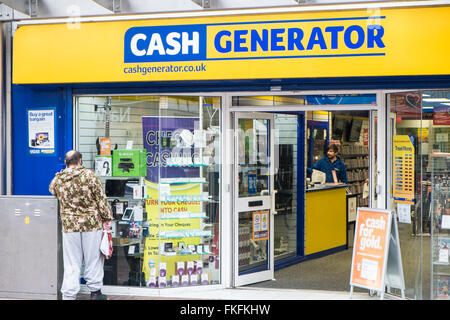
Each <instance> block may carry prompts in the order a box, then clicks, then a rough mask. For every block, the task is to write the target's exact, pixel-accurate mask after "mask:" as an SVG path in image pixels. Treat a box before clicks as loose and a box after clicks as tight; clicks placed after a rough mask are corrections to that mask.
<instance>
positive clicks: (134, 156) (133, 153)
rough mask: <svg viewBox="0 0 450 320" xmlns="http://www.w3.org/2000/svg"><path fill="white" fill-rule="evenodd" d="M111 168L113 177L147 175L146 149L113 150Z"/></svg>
mask: <svg viewBox="0 0 450 320" xmlns="http://www.w3.org/2000/svg"><path fill="white" fill-rule="evenodd" d="M112 160H113V161H112V164H113V170H112V175H113V176H115V177H145V176H146V175H147V150H146V149H123V150H113V155H112Z"/></svg>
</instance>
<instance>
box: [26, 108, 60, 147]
mask: <svg viewBox="0 0 450 320" xmlns="http://www.w3.org/2000/svg"><path fill="white" fill-rule="evenodd" d="M55 112H56V110H55V108H49V109H28V110H27V119H28V148H29V149H28V150H29V152H30V154H34V155H40V154H54V153H55Z"/></svg>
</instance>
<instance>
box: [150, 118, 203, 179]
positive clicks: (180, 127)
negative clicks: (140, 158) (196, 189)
mask: <svg viewBox="0 0 450 320" xmlns="http://www.w3.org/2000/svg"><path fill="white" fill-rule="evenodd" d="M198 122H199V118H195V117H142V130H143V135H144V148H145V149H147V176H146V179H147V180H148V181H151V182H154V183H158V182H159V180H160V178H161V179H165V178H181V177H198V174H199V172H200V171H199V168H198V167H194V166H193V162H192V159H193V158H194V159H195V157H196V156H195V155H196V151H198V150H195V149H194V146H193V145H189V146H188V145H187V143H186V142H184V141H183V138H184V139H185V140H186V139H189V135H192V139H193V132H194V127H195V125H196V123H198ZM177 142H178V147H177V145H176V143H177ZM168 159H171V160H169V163H168Z"/></svg>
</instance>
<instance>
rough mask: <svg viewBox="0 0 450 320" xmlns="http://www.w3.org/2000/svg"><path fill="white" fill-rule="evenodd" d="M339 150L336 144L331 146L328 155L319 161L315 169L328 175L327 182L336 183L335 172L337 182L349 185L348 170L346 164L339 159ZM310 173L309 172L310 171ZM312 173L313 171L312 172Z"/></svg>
mask: <svg viewBox="0 0 450 320" xmlns="http://www.w3.org/2000/svg"><path fill="white" fill-rule="evenodd" d="M338 153H339V149H338V146H337V145H335V144H330V145H329V146H328V151H327V155H326V156H324V157H322V158H321V159H319V161H317V162H316V163H315V164H314V166H313V169H316V170H319V171H322V172H323V173H325V175H326V181H325V182H327V183H328V182H331V183H333V182H336V181H334V178H333V170H334V171H335V172H336V178H337V180H338V181H337V182H342V183H348V180H347V169H346V168H345V164H344V162H343V161H342V160H341V158H339V157H338ZM308 171H309V170H308ZM311 172H312V170H311Z"/></svg>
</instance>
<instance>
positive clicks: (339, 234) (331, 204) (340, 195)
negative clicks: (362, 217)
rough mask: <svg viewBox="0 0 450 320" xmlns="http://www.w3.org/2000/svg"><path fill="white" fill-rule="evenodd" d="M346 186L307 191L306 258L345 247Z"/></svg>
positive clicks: (339, 185) (328, 185)
mask: <svg viewBox="0 0 450 320" xmlns="http://www.w3.org/2000/svg"><path fill="white" fill-rule="evenodd" d="M346 186H347V185H346V184H338V185H336V184H325V185H323V186H320V187H319V186H316V187H314V188H311V189H307V190H306V195H305V198H306V199H305V202H306V204H305V255H310V254H315V253H319V252H323V251H326V250H331V249H336V250H339V249H345V248H347V199H346V191H345V187H346Z"/></svg>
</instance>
